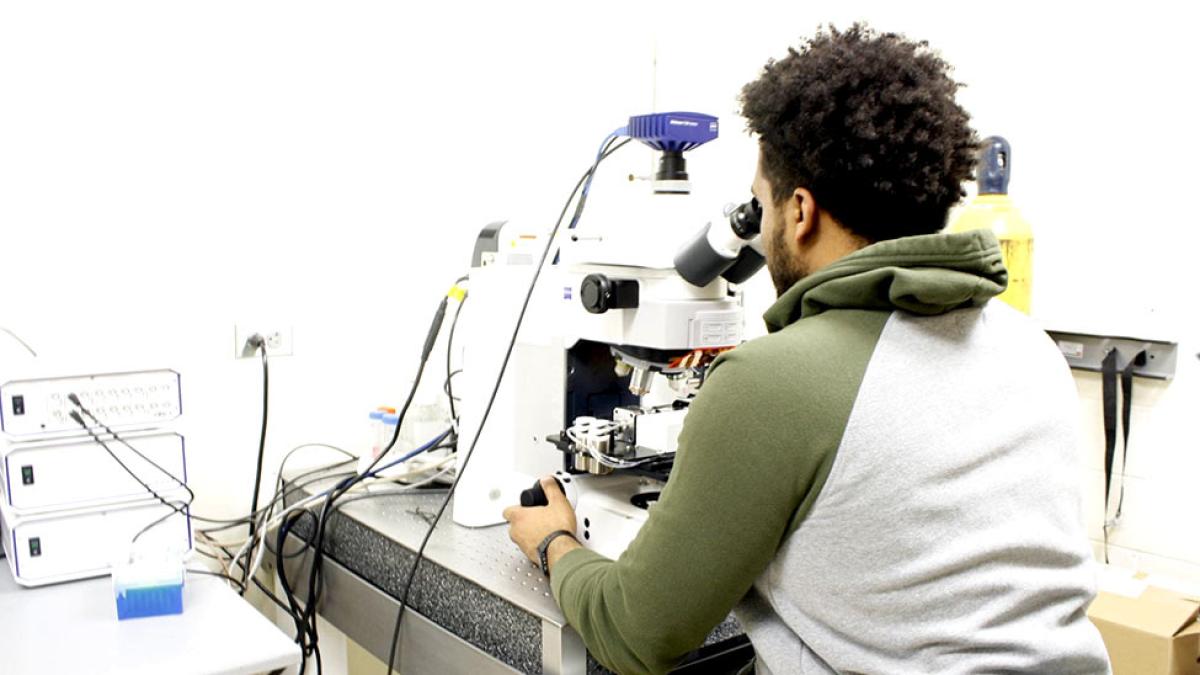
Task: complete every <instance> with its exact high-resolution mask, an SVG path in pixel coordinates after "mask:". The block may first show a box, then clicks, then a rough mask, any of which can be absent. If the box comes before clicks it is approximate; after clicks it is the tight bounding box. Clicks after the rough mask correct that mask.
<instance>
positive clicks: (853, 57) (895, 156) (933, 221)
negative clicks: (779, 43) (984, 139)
mask: <svg viewBox="0 0 1200 675" xmlns="http://www.w3.org/2000/svg"><path fill="white" fill-rule="evenodd" d="M950 70H951V68H950V66H949V64H947V63H946V62H945V61H944V60H942V58H941V56H939V55H938V54H937V53H936V52H934V51H932V50H931V49H930V48H929V45H928V43H926V42H912V41H909V40H907V39H906V38H904V37H903V36H901V35H897V34H894V33H876V32H875V31H874V30H872V29H871V28H869V27H867V26H865V25H864V24H861V23H856V24H854V25H853V26H852V27H851V28H850V29H849V30H846V31H838V30H837V29H836V28H834V27H833V26H829V27H828V29H824V28H823V29H821V30H820V31H818V32H817V34H816V36H814V37H812V38H810V39H809V40H807V41H806V42H805V43H804V44H803V45H801V47H800V49H799V50H796V49H794V48H793V49H789V50H788V55H787V56H786V57H784V58H782V59H779V60H775V59H772V60H770V61H768V62H767V65H766V66H765V67H764V68H763V72H762V75H761V76H760V77H759V78H758V79H757V80H755V81H754V82H751V83H749V84H747V85H746V86H745V87H744V88H743V89H742V94H741V104H742V115H743V116H745V118H746V120H747V128H748V129H749V131H750V132H751V133H753V134H757V135H758V137H759V148H760V156H761V162H760V163H761V169H762V172H763V175H764V176H765V177H766V179H767V180H768V181H769V182H770V183H771V185H772V191H773V192H774V194H773V195H772V196H773V198H774V199H775V202H776V204H779V203H782V202H783V201H784V200H785V199H787V198H788V197H789V196H790V195H791V194H792V193H793V191H794V190H795V189H796V188H797V187H805V188H807V189H808V190H809V191H811V192H812V193H813V196H814V198H815V199H816V201H817V203H818V204H820V205H821V207H822V208H824V209H825V210H826V211H828V212H829V213H830V214H831V215H832V216H833V217H834V218H836V219H837V220H838V221H839V222H840V223H841V224H842V225H843V226H845V227H846V228H848V229H849V230H850V231H851V232H852V233H854V234H856V235H858V236H860V237H862V238H864V239H866V240H868V241H880V240H884V239H894V238H896V237H903V236H908V235H914V234H931V233H934V232H937V231H938V230H940V229H942V227H943V226H945V224H946V214H947V213H948V212H949V210H950V207H952V206H953V205H954V204H955V202H957V201H958V200H959V199H961V198H962V196H963V191H962V182H963V181H964V180H967V179H969V178H970V177H971V172H972V169H973V168H974V165H975V153H976V150H977V146H978V139H977V138H976V136H975V132H974V131H973V130H972V129H971V127H970V125H969V121H970V116H969V115H968V114H967V113H966V111H964V110H963V109H962V107H960V106H959V105H958V103H956V102H955V100H954V94H955V92H956V91H957V90H958V87H959V84H958V83H956V82H955V81H954V80H952V79H950V76H949V73H950Z"/></svg>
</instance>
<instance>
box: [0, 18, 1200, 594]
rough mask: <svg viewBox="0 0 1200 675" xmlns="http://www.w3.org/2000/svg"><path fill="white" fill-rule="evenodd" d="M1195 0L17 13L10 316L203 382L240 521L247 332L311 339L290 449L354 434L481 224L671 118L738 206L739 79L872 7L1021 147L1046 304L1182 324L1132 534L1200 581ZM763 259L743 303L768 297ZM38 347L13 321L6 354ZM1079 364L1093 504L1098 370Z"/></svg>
mask: <svg viewBox="0 0 1200 675" xmlns="http://www.w3.org/2000/svg"><path fill="white" fill-rule="evenodd" d="M1178 5H1179V3H1166V2H1143V3H1139V4H1138V5H1137V6H1136V13H1135V12H1133V11H1132V10H1131V9H1130V8H1129V6H1128V5H1126V6H1124V7H1125V9H1122V10H1116V9H1110V8H1107V7H1106V6H1105V5H1103V4H1101V3H1045V2H1043V3H1015V4H1014V3H1009V4H1008V5H1004V6H996V7H997V8H996V9H995V10H993V12H994V16H990V17H988V18H987V20H986V21H985V20H981V19H980V18H979V14H980V12H981V11H982V8H981V7H976V6H971V7H967V6H965V5H962V4H961V3H951V2H927V3H920V4H919V5H914V4H913V3H890V2H862V1H859V2H838V3H832V2H830V3H803V4H802V3H790V4H784V3H779V2H766V1H763V0H752V1H749V2H739V3H736V4H731V3H712V4H711V5H700V6H698V7H691V6H690V7H689V8H682V9H681V8H679V6H678V5H677V4H674V3H666V2H661V1H660V2H656V3H633V2H619V3H603V4H600V3H596V4H594V5H591V6H588V7H576V6H573V5H571V4H569V3H552V2H540V3H524V4H520V5H510V4H504V3H482V2H481V3H442V4H438V3H430V4H427V5H421V6H417V5H415V4H414V3H409V4H404V5H402V4H400V3H388V2H375V3H370V2H354V3H314V2H300V3H283V2H210V3H187V4H182V3H164V2H128V1H126V2H106V3H84V2H76V3H56V2H38V3H8V4H6V5H4V6H3V9H0V251H2V257H0V265H3V268H2V269H3V277H2V278H3V291H2V293H0V325H5V326H8V327H10V328H12V329H14V330H16V331H18V332H19V333H20V334H22V335H23V336H24V337H25V339H26V340H28V341H30V342H31V343H33V344H34V346H35V347H36V348H38V349H39V350H40V351H41V353H42V354H43V355H44V357H45V358H47V359H53V358H55V357H56V356H61V357H66V356H71V357H82V358H84V359H90V360H91V362H94V363H96V364H98V367H103V366H102V364H104V363H105V362H107V361H108V360H109V359H111V358H113V357H115V356H120V357H122V358H134V359H138V360H140V361H141V362H143V363H145V364H146V365H158V364H167V365H171V366H173V367H175V368H178V369H179V370H180V371H181V372H183V374H184V378H185V380H184V381H185V397H186V405H187V409H188V420H189V429H190V431H189V442H190V443H189V447H190V448H191V450H192V455H191V467H192V477H193V481H194V483H195V485H196V487H197V489H198V492H199V495H200V497H199V502H198V506H197V510H198V511H199V512H202V513H207V514H211V515H231V514H236V513H238V512H240V511H243V510H244V509H245V502H246V501H248V494H249V486H250V482H251V477H252V465H253V459H254V451H255V448H256V442H257V423H258V414H259V411H258V405H259V402H258V401H259V398H258V397H259V372H258V365H257V363H256V362H254V361H249V360H248V361H235V360H234V359H232V358H231V352H232V349H233V346H232V342H233V338H232V331H233V323H234V321H236V320H246V321H262V322H281V323H284V324H288V325H293V326H294V327H295V350H296V355H295V356H293V357H290V358H286V359H279V360H277V361H276V362H274V363H273V368H272V392H273V397H272V404H271V405H272V407H271V415H272V417H271V419H272V424H271V430H270V436H269V451H270V452H269V459H268V466H270V467H273V466H275V465H276V464H277V463H278V459H279V457H281V456H282V454H283V452H284V451H286V450H287V449H288V448H290V447H292V446H294V445H296V444H298V443H301V442H306V441H327V442H333V443H338V444H351V443H353V442H355V441H356V439H357V438H358V437H359V435H360V429H361V426H362V424H361V422H362V418H363V417H364V416H365V413H366V411H367V410H369V409H371V408H373V407H374V406H376V405H379V404H381V403H387V402H393V403H395V402H398V401H399V399H401V397H402V396H403V393H404V391H405V389H406V378H408V377H410V376H411V374H412V372H413V370H414V368H415V363H414V358H415V355H416V351H417V349H418V348H419V344H420V341H421V339H422V336H423V334H424V331H425V326H426V324H427V322H428V318H429V316H430V314H431V313H432V311H433V309H434V307H435V306H436V304H437V301H438V296H439V294H440V293H441V292H442V291H444V289H445V288H446V287H447V286H448V285H449V283H450V282H451V281H452V280H453V279H454V278H455V277H456V276H458V275H459V274H460V273H462V272H463V271H464V269H465V266H466V265H467V263H468V258H469V253H470V248H471V244H472V242H473V239H474V236H475V234H476V232H477V231H478V229H479V227H480V226H482V225H483V224H485V223H487V222H489V221H491V220H495V219H499V218H506V217H514V216H524V217H527V218H530V219H532V220H534V221H535V222H545V223H546V225H547V227H548V226H549V223H550V222H551V219H552V218H553V216H554V215H556V213H557V210H558V208H560V205H561V200H562V199H564V198H565V196H566V193H567V191H568V190H569V189H570V186H571V185H572V184H573V183H574V181H575V179H576V178H577V176H578V174H579V172H580V171H581V170H582V169H583V168H584V166H585V165H586V163H587V162H588V160H589V158H590V156H591V155H592V153H593V152H594V150H595V147H596V144H597V143H598V142H599V140H600V139H601V138H602V137H603V135H604V134H605V133H606V132H607V131H609V130H610V129H612V128H613V127H615V126H618V125H619V124H620V123H621V121H622V120H623V119H624V118H625V117H627V116H628V115H629V114H634V113H639V112H643V111H647V110H649V109H651V108H652V107H656V108H657V109H659V110H669V109H685V110H687V109H692V110H701V111H706V112H711V113H714V114H718V115H720V116H721V118H722V120H723V129H722V131H723V133H722V138H721V140H719V141H718V142H716V143H713V144H711V145H709V146H707V147H705V148H703V149H701V150H698V151H696V152H695V153H693V156H692V159H691V160H690V163H689V166H690V169H691V172H692V174H693V177H694V179H695V183H696V185H697V189H698V191H705V193H706V194H712V195H715V196H716V198H717V199H719V200H721V201H726V200H728V201H733V200H739V199H744V198H745V197H746V193H747V191H748V188H749V183H750V178H751V175H752V173H753V163H754V157H755V147H754V144H753V141H752V140H751V139H750V138H749V137H748V136H746V135H745V134H744V133H742V132H741V128H742V121H741V120H740V119H739V118H738V117H737V116H736V100H735V97H736V94H737V92H738V91H739V89H740V87H741V85H742V84H744V83H745V82H747V81H749V80H751V79H753V78H754V77H755V76H756V74H757V72H758V70H759V69H760V68H761V66H762V64H763V62H764V61H765V60H766V58H768V57H770V56H782V55H783V54H784V53H785V50H786V47H787V46H788V45H792V44H796V43H797V41H798V39H799V37H800V36H803V35H808V34H811V32H812V31H813V29H814V28H815V27H816V25H817V24H818V23H819V22H824V21H834V22H837V23H838V24H840V25H843V26H844V25H846V24H848V23H849V22H850V21H852V20H854V19H857V18H865V19H869V20H870V21H871V22H872V23H873V24H874V25H875V26H877V27H879V28H881V29H888V30H898V31H902V32H906V33H908V34H909V35H911V36H913V37H919V38H924V39H928V40H929V41H930V42H931V43H932V44H933V45H934V46H935V47H937V48H939V49H941V50H942V52H943V53H944V55H945V56H946V58H947V59H948V60H949V61H951V62H952V63H954V64H955V65H956V67H957V70H956V77H957V78H958V79H959V80H961V81H963V82H965V83H967V84H968V85H969V86H968V88H967V89H965V90H964V91H963V94H962V99H961V100H962V102H963V104H964V105H965V106H966V107H967V108H968V110H969V111H970V112H971V113H972V114H973V116H974V119H975V122H976V124H977V127H978V128H979V130H980V131H981V133H983V134H991V133H1002V134H1004V135H1006V136H1007V137H1008V138H1009V139H1010V141H1011V142H1012V143H1013V147H1014V160H1015V164H1014V178H1013V181H1012V186H1011V188H1012V194H1013V197H1014V199H1015V200H1016V201H1017V203H1018V204H1019V205H1020V207H1021V208H1022V210H1023V212H1024V213H1025V215H1026V216H1027V218H1028V219H1029V220H1030V221H1031V222H1032V223H1033V224H1034V227H1035V230H1036V234H1037V262H1036V282H1035V287H1036V289H1035V294H1036V295H1035V303H1036V307H1035V315H1036V316H1037V317H1038V318H1039V319H1041V320H1042V321H1043V322H1045V323H1046V324H1047V325H1051V326H1055V327H1059V328H1064V329H1071V330H1093V331H1112V332H1115V333H1122V334H1135V335H1140V336H1144V337H1151V338H1167V339H1176V340H1179V341H1180V343H1181V349H1180V353H1181V358H1180V367H1179V374H1178V378H1177V380H1176V381H1175V382H1172V383H1170V384H1159V383H1150V384H1146V383H1143V382H1140V381H1139V383H1138V392H1137V399H1138V400H1137V407H1136V414H1135V431H1134V437H1133V441H1132V444H1133V448H1132V450H1131V459H1130V470H1129V474H1130V480H1129V488H1128V489H1129V493H1128V497H1127V499H1126V516H1127V517H1126V521H1125V523H1124V525H1123V527H1122V528H1121V529H1120V530H1119V531H1118V532H1117V533H1116V534H1115V536H1114V542H1115V543H1116V544H1118V545H1119V547H1121V549H1122V551H1123V552H1124V551H1127V552H1141V553H1142V554H1143V555H1142V558H1141V561H1140V562H1142V563H1143V564H1144V565H1145V566H1160V567H1162V568H1164V569H1165V568H1170V569H1171V570H1181V571H1182V573H1190V574H1195V575H1197V576H1198V577H1200V571H1198V570H1200V539H1197V538H1196V537H1195V536H1191V537H1190V538H1188V537H1184V536H1182V534H1181V533H1187V532H1190V533H1192V534H1193V535H1194V532H1195V530H1196V528H1195V525H1194V523H1193V522H1190V521H1189V519H1188V518H1189V515H1188V514H1189V508H1188V507H1189V506H1194V501H1190V500H1194V496H1192V495H1189V494H1188V492H1187V481H1188V477H1189V476H1190V477H1191V478H1192V482H1193V483H1194V477H1195V476H1196V475H1198V474H1200V472H1198V471H1197V469H1200V466H1198V464H1200V458H1198V457H1200V453H1197V452H1196V450H1197V447H1196V446H1197V441H1196V437H1197V435H1196V422H1195V421H1194V420H1195V419H1196V415H1195V414H1194V411H1195V410H1196V409H1197V404H1198V402H1200V396H1198V392H1197V389H1196V387H1197V384H1196V382H1197V377H1198V373H1197V371H1198V369H1200V364H1198V363H1197V361H1196V359H1195V357H1194V356H1193V354H1194V353H1195V352H1196V351H1198V350H1200V330H1198V329H1197V320H1196V318H1195V316H1194V314H1193V313H1192V312H1191V310H1192V308H1194V307H1195V303H1194V301H1193V300H1192V299H1191V297H1190V296H1189V294H1190V292H1191V290H1192V288H1193V287H1194V284H1191V283H1186V282H1184V280H1183V274H1182V270H1186V269H1188V268H1189V263H1190V262H1191V260H1190V256H1191V253H1192V250H1193V249H1191V248H1190V247H1189V246H1187V245H1186V244H1188V243H1191V242H1192V241H1194V239H1195V238H1194V236H1191V235H1190V229H1191V228H1194V226H1195V225H1196V218H1195V215H1194V214H1195V209H1194V208H1192V207H1191V197H1192V195H1191V187H1192V186H1191V182H1192V181H1193V180H1194V174H1195V172H1194V169H1193V167H1194V159H1193V158H1194V157H1196V156H1197V150H1198V149H1200V148H1197V145H1198V143H1197V141H1196V138H1195V135H1194V133H1193V132H1192V125H1191V124H1190V122H1191V121H1192V118H1194V116H1195V111H1196V108H1195V106H1194V104H1193V103H1192V101H1191V99H1190V98H1189V96H1190V90H1191V89H1192V87H1191V85H1190V83H1191V82H1192V81H1193V80H1194V73H1193V72H1192V66H1193V65H1194V64H1195V63H1197V62H1198V61H1197V58H1196V56H1197V54H1196V47H1195V45H1196V41H1195V39H1194V37H1193V36H1192V33H1191V30H1192V29H1191V26H1192V22H1190V21H1189V20H1188V19H1189V18H1190V17H1185V16H1184V15H1183V13H1184V10H1181V9H1177V8H1176V7H1177V6H1178ZM677 15H678V16H677ZM628 152H629V153H632V154H630V157H629V158H626V159H625V160H624V161H625V162H626V163H630V162H632V163H634V164H637V163H638V162H643V161H647V160H648V153H646V152H645V151H642V150H629V151H628ZM638 153H641V154H638ZM622 169H624V167H622ZM762 277H763V278H761V279H757V280H756V281H755V283H754V284H753V285H752V289H751V298H750V302H749V305H750V308H751V311H750V315H751V317H753V316H754V314H756V313H757V312H758V311H759V310H761V309H762V308H764V307H765V306H766V305H767V304H769V302H770V297H771V293H770V285H769V283H767V281H766V279H765V275H762ZM752 323H753V321H752ZM21 358H22V357H21V355H20V352H19V351H18V350H16V349H14V348H13V347H12V346H11V345H9V344H5V341H4V340H3V339H0V365H2V364H4V363H5V359H7V360H8V361H9V362H10V363H11V362H13V361H16V360H19V359H21ZM1077 380H1078V382H1079V387H1080V392H1081V394H1082V403H1081V413H1080V414H1081V418H1082V419H1083V421H1084V423H1085V425H1086V427H1087V429H1088V430H1089V431H1088V433H1089V436H1088V438H1087V441H1086V445H1085V446H1084V448H1082V451H1083V452H1084V453H1085V455H1086V461H1087V463H1088V465H1089V466H1090V467H1092V469H1089V471H1088V472H1086V473H1085V474H1084V475H1083V476H1081V480H1084V481H1086V483H1087V485H1088V489H1089V491H1090V492H1089V494H1092V495H1093V496H1094V495H1095V494H1096V491H1097V490H1098V489H1099V485H1100V483H1099V478H1098V477H1097V474H1096V473H1095V469H1096V468H1098V467H1099V466H1101V464H1100V461H1101V460H1100V458H1101V453H1102V448H1103V444H1102V443H1101V442H1100V437H1101V436H1100V430H1099V424H1100V415H1099V402H1098V396H1099V386H1098V381H1097V378H1095V377H1092V376H1087V375H1080V376H1079V377H1077ZM1193 494H1194V491H1193ZM1092 502H1093V503H1090V504H1089V505H1088V514H1089V518H1090V520H1091V523H1092V525H1093V527H1092V531H1093V535H1094V536H1096V535H1098V523H1099V519H1100V516H1099V507H1098V505H1097V504H1095V503H1094V502H1095V499H1093V500H1092ZM1144 554H1151V555H1144Z"/></svg>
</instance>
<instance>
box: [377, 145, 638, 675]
mask: <svg viewBox="0 0 1200 675" xmlns="http://www.w3.org/2000/svg"><path fill="white" fill-rule="evenodd" d="M629 141H630V139H625V140H623V141H621V142H620V143H617V144H615V145H613V143H612V142H611V141H610V142H609V143H607V144H606V145H605V146H604V149H603V150H602V151H601V153H600V154H599V155H597V156H596V161H595V162H594V163H593V164H592V166H591V168H590V169H588V170H587V171H586V172H584V174H583V176H581V177H580V178H579V181H578V182H577V183H575V188H574V189H573V190H571V195H570V196H569V197H567V202H566V203H565V204H563V208H562V211H561V212H560V213H559V214H558V220H557V221H556V222H555V223H554V229H553V230H551V231H550V237H549V238H548V239H547V240H546V247H545V249H543V250H542V257H541V259H540V260H538V264H537V267H536V268H535V269H534V272H533V278H532V279H531V280H530V282H529V289H528V290H527V291H526V292H525V300H524V302H522V303H521V311H520V313H519V314H517V323H516V325H515V326H513V332H512V337H510V338H509V341H508V349H507V350H505V353H504V360H503V361H501V363H500V372H499V373H498V374H497V375H496V384H495V385H494V386H493V387H492V393H491V396H489V397H488V402H487V407H485V408H484V410H483V415H482V416H481V417H480V419H479V426H478V427H476V429H475V437H474V438H473V439H471V445H470V447H469V448H468V449H467V454H466V456H465V457H463V460H462V463H461V464H460V465H459V469H458V475H457V476H455V478H454V482H453V483H451V484H450V489H449V490H448V491H447V493H446V498H445V499H443V500H442V504H441V506H440V507H438V511H437V514H436V515H435V516H434V517H433V522H432V523H431V524H430V525H429V529H427V530H426V531H425V536H424V538H423V539H422V540H421V546H420V547H419V548H418V549H417V553H416V556H414V558H413V564H412V567H411V568H409V572H408V578H407V580H406V581H405V583H404V591H403V593H402V594H401V596H400V609H399V611H398V612H397V613H396V626H395V628H394V629H393V630H392V642H391V648H390V649H389V650H388V665H387V668H388V669H387V675H392V671H393V669H394V667H395V664H396V645H397V642H398V641H399V639H400V624H401V621H403V619H404V608H405V607H407V606H408V594H409V592H410V591H412V584H413V580H414V579H415V578H416V574H417V567H418V566H419V565H420V564H421V558H422V557H423V556H424V555H425V547H426V546H427V545H428V544H429V538H430V537H431V536H432V535H433V531H434V530H435V529H436V528H437V524H438V523H439V522H440V521H441V519H442V514H443V513H445V512H446V506H447V505H448V504H449V503H450V499H451V497H453V496H454V491H455V489H456V488H457V487H458V483H459V481H460V480H462V477H463V474H464V473H466V470H467V465H468V464H469V463H470V461H471V457H472V456H473V455H474V454H475V446H476V445H477V444H478V443H479V438H480V437H481V436H482V435H483V427H484V424H486V423H487V419H488V415H489V414H490V413H491V412H492V406H493V405H494V404H495V402H496V395H497V394H499V392H500V384H501V383H502V382H503V380H504V373H505V372H506V371H507V370H508V362H509V359H510V358H511V357H512V352H513V348H514V347H515V346H516V344H517V334H518V333H519V332H520V330H521V324H522V323H523V322H524V320H525V312H526V311H527V310H528V309H529V301H530V299H531V298H533V291H534V289H536V288H537V281H538V278H539V277H540V276H541V273H542V269H543V268H544V267H545V265H546V258H547V257H549V255H550V249H551V248H552V247H553V246H554V239H555V237H556V236H557V235H558V230H559V228H560V227H561V226H562V221H563V217H565V216H566V214H567V209H569V208H570V207H571V202H572V201H573V200H574V199H575V195H576V193H578V192H579V189H580V187H581V186H582V185H583V183H584V181H586V180H588V179H589V178H590V177H591V176H593V175H594V174H595V173H596V169H597V168H598V167H599V166H600V162H601V161H602V160H604V158H606V157H608V156H609V155H611V154H612V153H614V152H616V151H617V150H619V149H621V148H622V147H624V146H625V145H626V144H627V143H629ZM581 211H582V209H581V208H578V207H577V208H576V212H575V216H574V218H573V219H572V220H573V222H578V220H579V216H580V214H581ZM556 257H557V256H556Z"/></svg>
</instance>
